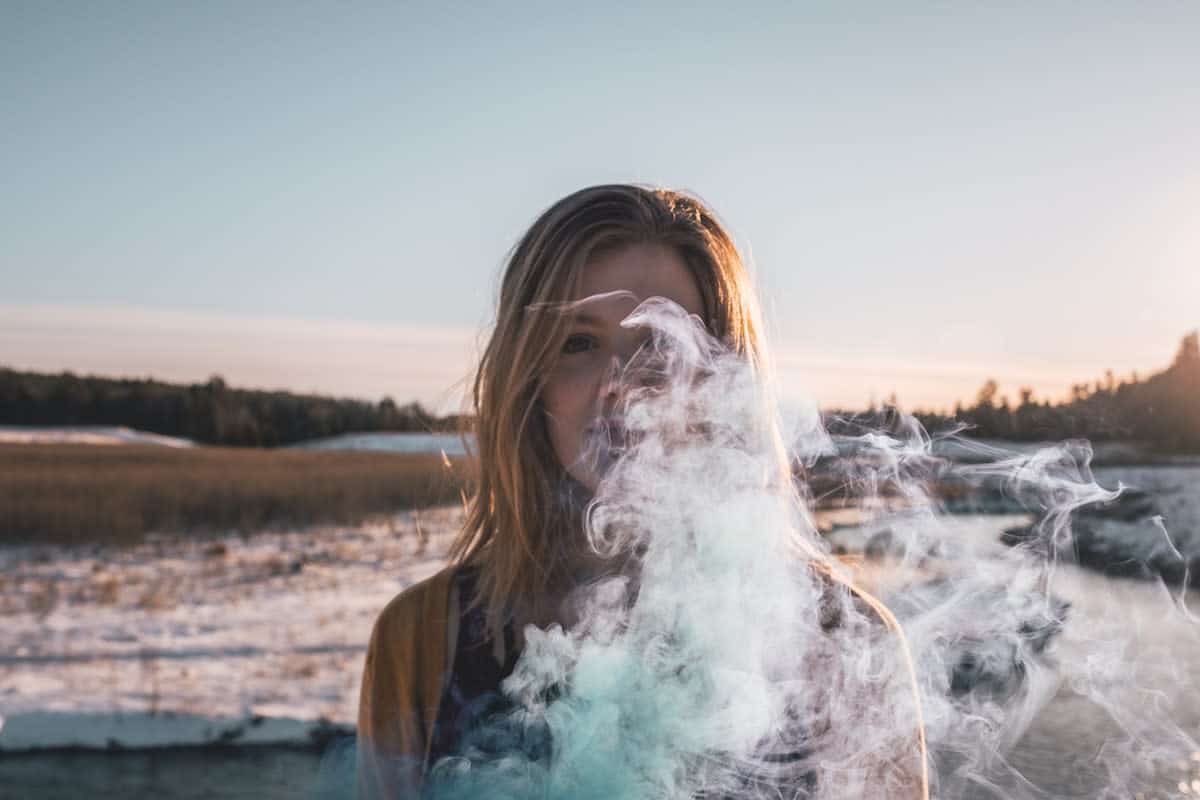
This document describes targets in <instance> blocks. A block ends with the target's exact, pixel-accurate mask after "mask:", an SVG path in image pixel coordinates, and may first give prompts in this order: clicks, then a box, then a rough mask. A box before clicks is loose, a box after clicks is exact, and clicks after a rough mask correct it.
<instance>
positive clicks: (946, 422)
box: [827, 331, 1200, 453]
mask: <svg viewBox="0 0 1200 800" xmlns="http://www.w3.org/2000/svg"><path fill="white" fill-rule="evenodd" d="M914 416H916V418H917V419H918V420H919V421H920V422H921V423H922V424H923V425H924V426H925V428H926V429H927V430H933V431H937V430H945V429H947V428H950V427H952V426H955V425H961V424H965V425H967V426H968V427H967V429H966V430H965V431H964V433H965V434H966V435H968V436H972V437H978V438H984V439H1003V440H1007V441H1025V442H1036V441H1048V440H1062V439H1070V438H1085V439H1090V440H1092V441H1096V442H1103V441H1114V440H1132V441H1137V442H1142V443H1145V444H1147V445H1149V446H1151V447H1152V448H1154V449H1155V450H1158V451H1161V452H1164V453H1200V333H1198V332H1196V331H1193V332H1191V333H1189V334H1188V335H1186V336H1184V337H1183V340H1182V341H1181V342H1180V344H1179V350H1178V352H1177V354H1176V356H1175V360H1174V361H1173V362H1172V363H1171V365H1170V366H1169V367H1167V368H1166V369H1164V370H1162V371H1160V372H1156V373H1153V374H1151V375H1150V376H1149V377H1148V378H1144V379H1143V378H1139V377H1138V376H1137V375H1136V374H1134V375H1131V376H1129V377H1128V378H1124V379H1121V380H1118V379H1117V378H1116V377H1115V376H1114V375H1113V373H1112V372H1111V371H1109V372H1108V373H1106V374H1105V375H1104V377H1103V378H1101V379H1100V380H1098V381H1096V382H1095V383H1094V384H1087V383H1079V384H1076V385H1075V386H1074V387H1073V389H1072V392H1071V397H1070V398H1069V399H1068V400H1066V401H1064V402H1060V403H1050V402H1049V401H1038V400H1036V399H1035V398H1034V396H1033V390H1032V389H1022V390H1021V393H1020V398H1019V399H1018V401H1017V402H1016V403H1012V402H1010V401H1009V399H1008V398H1007V397H1003V396H999V393H998V388H997V385H996V382H995V381H993V380H989V381H987V382H986V383H985V384H984V385H983V387H982V388H981V389H980V390H979V394H978V395H977V396H976V399H975V403H974V404H973V405H971V406H968V407H965V408H964V407H963V406H962V405H961V404H960V405H959V406H958V407H957V408H955V410H954V414H953V415H952V416H946V415H944V414H938V413H933V412H923V411H917V412H915V414H914ZM890 417H895V413H894V409H889V408H888V407H885V408H883V409H877V410H874V411H872V412H869V413H867V414H861V413H832V414H830V415H829V416H828V418H827V420H828V425H829V427H830V428H831V430H833V432H835V433H849V432H855V431H861V430H863V429H864V428H868V427H879V426H881V425H882V426H884V427H886V426H887V425H888V424H892V422H894V420H891V421H889V418H890Z"/></svg>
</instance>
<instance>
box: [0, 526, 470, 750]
mask: <svg viewBox="0 0 1200 800" xmlns="http://www.w3.org/2000/svg"><path fill="white" fill-rule="evenodd" d="M460 516H461V511H460V510H458V509H432V510H426V511H420V512H407V513H403V514H400V515H397V516H396V517H395V519H394V521H393V522H392V523H391V524H390V525H379V526H374V527H364V528H353V529H345V528H342V529H329V530H316V531H306V532H303V533H291V534H259V535H256V536H254V537H252V538H250V539H247V540H242V539H240V538H238V537H228V538H219V539H212V538H205V539H203V540H196V541H187V540H182V539H179V538H175V539H164V540H159V541H155V542H152V543H150V544H147V545H144V546H141V547H139V548H137V549H134V550H116V549H107V548H103V549H102V548H88V549H82V550H80V549H75V550H65V549H49V548H7V549H2V550H0V715H2V716H3V718H4V719H3V727H2V728H0V750H3V751H13V750H28V749H33V748H46V747H67V746H77V747H101V748H103V747H111V746H125V747H145V746H161V745H167V744H208V743H230V744H236V743H306V742H309V741H311V740H312V739H313V738H318V739H319V738H322V737H325V736H327V735H328V734H329V733H330V732H331V731H336V730H338V729H339V728H343V729H348V728H349V726H351V725H352V724H353V720H354V716H355V709H356V704H357V696H358V682H359V678H360V674H361V671H362V658H363V654H364V652H365V646H366V642H367V638H368V636H369V633H370V628H371V624H372V622H373V621H374V619H375V615H376V614H378V613H379V610H380V609H381V608H382V607H383V606H384V604H385V603H386V602H387V601H388V600H390V599H391V597H392V596H394V595H395V594H396V593H397V592H398V591H400V590H401V589H403V588H404V587H405V586H408V585H409V584H411V583H413V582H415V581H418V580H421V579H422V578H424V577H426V576H428V575H431V574H432V573H433V572H435V571H436V570H437V569H438V568H439V567H440V566H441V564H442V563H443V554H444V552H445V548H446V546H447V545H448V543H449V538H450V537H451V536H452V535H453V532H454V531H455V530H456V529H457V527H458V524H459V519H460Z"/></svg>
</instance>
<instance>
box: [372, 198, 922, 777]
mask: <svg viewBox="0 0 1200 800" xmlns="http://www.w3.org/2000/svg"><path fill="white" fill-rule="evenodd" d="M650 297H661V298H665V299H666V300H669V301H671V302H672V303H673V304H675V305H676V306H678V307H681V308H682V309H683V310H684V311H686V312H687V313H688V314H690V315H695V317H696V318H698V319H700V320H702V321H703V323H704V325H705V327H706V328H707V329H708V331H709V332H710V333H711V334H712V335H713V336H714V337H716V338H717V339H718V340H720V341H722V342H723V343H724V344H725V345H726V346H727V347H728V348H730V349H731V350H732V351H734V352H735V353H738V354H740V355H741V356H742V357H743V358H744V359H745V360H746V361H747V362H748V363H749V364H751V365H752V367H753V368H754V369H755V370H757V371H758V372H759V373H760V374H763V373H765V363H764V362H765V356H764V349H763V346H762V341H761V334H760V323H759V315H758V310H757V303H756V300H755V298H754V295H753V292H752V290H751V287H750V281H749V278H748V275H747V273H746V270H745V267H744V265H743V263H742V260H741V258H740V256H739V254H738V252H737V249H736V247H735V246H734V244H733V241H732V240H731V238H730V236H729V234H728V233H727V232H726V231H725V229H724V228H723V227H722V226H721V224H720V223H719V222H718V221H717V219H716V218H715V216H714V215H713V214H712V213H711V212H710V211H709V210H708V209H707V208H706V207H705V206H704V205H703V204H702V203H701V202H700V201H698V200H696V199H695V198H692V197H689V196H687V195H685V194H682V193H679V192H675V191H670V190H665V189H649V188H643V187H639V186H630V185H608V186H596V187H592V188H588V189H584V190H582V191H579V192H576V193H574V194H572V195H570V196H568V197H566V198H564V199H562V200H560V201H559V202H558V203H556V204H555V205H553V206H552V207H551V208H549V209H548V210H547V211H546V212H545V213H543V214H542V215H541V216H540V217H539V218H538V219H537V221H536V222H535V223H534V224H533V226H532V227H531V228H530V229H529V231H528V232H526V234H525V235H524V236H523V237H522V238H521V240H520V242H519V243H518V244H517V246H516V248H515V249H514V250H513V252H512V254H511V257H510V258H509V261H508V264H507V267H506V270H505V273H504V277H503V282H502V285H501V291H500V302H499V308H498V313H497V319H496V325H495V329H494V332H493V334H492V336H491V339H490V342H489V343H488V346H487V349H486V350H485V352H484V355H483V358H482V361H481V363H480V365H479V370H478V373H477V375H476V379H475V384H474V393H473V399H474V411H475V427H474V436H475V441H476V447H477V453H478V460H479V464H478V476H477V485H476V487H475V492H474V495H473V496H472V497H471V498H470V500H469V504H468V508H467V519H466V524H465V526H464V528H463V530H462V532H461V533H460V535H459V536H458V538H457V540H456V541H455V543H454V546H453V548H452V550H451V565H450V566H449V567H447V568H446V569H445V570H443V571H442V572H440V573H438V574H437V575H436V576H434V577H433V578H431V579H429V580H427V581H425V582H423V583H420V584H418V585H416V586H413V587H410V588H409V589H407V590H405V591H404V592H403V593H401V594H400V595H399V596H398V597H397V598H395V599H394V600H393V601H392V602H391V603H390V604H389V605H388V606H387V607H386V608H385V609H384V611H383V612H382V613H381V615H380V617H379V620H378V621H377V623H376V626H375V629H374V632H373V634H372V638H371V642H370V646H369V650H368V654H367V659H366V666H365V670H364V675H363V685H362V696H361V705H360V715H359V723H358V731H359V768H358V787H359V793H360V795H361V796H364V797H372V798H373V797H396V796H402V797H407V796H415V795H416V794H417V793H418V792H419V789H420V786H421V784H422V781H423V779H424V777H425V772H426V770H427V768H428V767H429V766H430V765H432V764H434V763H436V762H437V761H438V759H440V758H442V757H444V756H447V755H453V754H455V753H456V752H458V751H459V750H460V749H461V748H462V747H463V745H464V743H465V742H466V741H467V740H468V739H469V738H470V737H471V735H472V732H473V731H474V730H476V729H477V728H478V727H479V723H480V722H482V721H483V720H484V719H486V718H495V716H496V714H497V712H498V711H503V710H505V708H507V707H508V706H507V703H508V701H506V700H505V698H504V696H503V694H502V693H501V692H500V691H499V687H500V683H501V681H502V680H503V679H504V678H505V677H506V676H507V675H508V674H509V673H511V672H512V670H513V667H514V664H515V662H516V658H517V655H518V653H519V652H520V651H521V649H522V646H523V638H522V637H523V633H522V632H523V631H524V630H525V629H526V626H527V625H531V624H532V625H535V626H537V627H539V628H545V627H547V626H549V625H551V624H553V623H560V624H562V625H563V626H564V627H569V626H570V625H571V624H572V623H573V622H574V621H575V620H574V619H573V611H572V606H571V604H570V603H568V602H566V600H567V598H568V597H569V595H570V592H571V590H572V588H573V587H575V586H577V585H579V584H580V583H581V582H583V581H587V580H589V579H590V578H593V577H595V576H596V575H598V574H599V573H601V572H602V571H603V570H604V569H605V564H604V562H603V561H602V560H601V559H599V558H598V557H597V556H595V555H594V553H593V551H592V550H591V549H590V548H589V547H588V546H587V542H586V540H585V537H584V534H583V529H584V526H583V522H582V519H581V514H582V510H583V509H584V507H585V505H586V502H587V499H588V497H589V496H590V493H591V492H593V491H595V489H596V487H597V485H598V482H599V480H600V478H601V475H602V473H603V472H604V469H605V465H606V460H611V459H612V458H614V457H615V456H616V455H619V446H620V439H621V434H622V422H621V420H620V417H619V410H620V409H621V407H622V400H623V393H624V392H626V391H628V389H627V388H626V386H625V385H624V384H623V382H622V381H621V380H619V379H618V377H617V376H619V374H620V369H619V367H620V365H622V364H624V363H627V362H628V361H629V359H630V358H631V357H632V356H633V354H634V353H635V352H637V351H638V350H639V348H640V347H641V345H642V343H643V341H644V339H645V336H646V333H645V331H640V330H638V329H630V328H626V327H623V326H622V325H621V324H620V323H621V320H622V319H624V318H625V316H626V315H628V314H629V312H630V311H632V310H633V309H634V307H635V306H637V304H638V303H640V302H641V301H643V300H645V299H647V298H650ZM564 312H567V313H564ZM597 438H599V439H600V440H602V441H606V442H608V443H609V444H610V445H613V446H610V447H607V448H605V447H600V448H599V452H598V451H597V448H596V447H595V442H596V440H597ZM779 452H780V471H781V474H786V471H787V466H786V461H785V460H784V459H783V449H782V447H780V449H779ZM880 611H881V613H883V614H885V615H886V612H884V611H882V610H880ZM885 619H889V618H888V617H886V616H885ZM519 744H520V745H521V746H523V747H525V749H526V750H530V749H532V750H534V751H536V750H537V749H538V748H539V747H546V746H548V745H547V743H545V742H541V743H539V742H528V741H525V742H520V743H519ZM512 745H513V742H511V741H509V742H506V743H505V745H504V746H506V747H508V746H512ZM473 746H476V747H479V746H485V747H486V743H484V744H483V745H481V744H480V743H479V742H478V741H476V742H473ZM922 746H923V743H922V742H921V741H919V734H918V741H915V742H914V747H915V748H916V749H917V750H920V749H921V747H922ZM918 756H919V758H920V759H921V764H922V766H921V770H923V758H924V755H923V751H922V752H920V753H919V754H918ZM920 784H921V785H920V787H919V789H918V791H917V792H916V794H917V795H918V796H920V795H921V794H923V793H924V779H923V777H921V778H920Z"/></svg>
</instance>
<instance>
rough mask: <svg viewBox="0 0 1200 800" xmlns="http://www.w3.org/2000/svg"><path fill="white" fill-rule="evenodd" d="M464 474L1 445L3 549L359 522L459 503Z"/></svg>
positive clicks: (180, 452) (222, 451) (193, 453)
mask: <svg viewBox="0 0 1200 800" xmlns="http://www.w3.org/2000/svg"><path fill="white" fill-rule="evenodd" d="M463 472H464V468H463V465H462V464H457V463H455V464H449V465H448V464H447V463H445V462H443V460H442V458H441V457H440V456H433V455H400V454H392V453H368V452H311V451H304V450H252V449H235V448H220V447H197V448H187V449H174V448H166V447H141V446H111V447H106V446H90V445H7V446H3V445H0V544H35V543H55V544H91V543H105V544H136V543H138V542H140V541H142V539H143V538H144V537H145V535H146V534H148V533H152V532H219V533H228V532H230V531H240V532H243V533H251V532H254V531H258V530H262V529H272V528H283V527H289V526H291V527H295V526H304V525H312V524H321V523H333V524H347V525H354V524H358V523H361V522H363V521H365V520H367V519H369V518H371V517H372V516H375V515H381V514H387V513H393V512H395V511H399V510H402V509H411V508H424V507H427V506H432V505H442V504H446V503H453V502H455V501H456V500H457V499H458V497H459V495H460V491H461V489H462V488H463V485H464V480H465V478H464V474H463Z"/></svg>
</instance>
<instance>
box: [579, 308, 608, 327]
mask: <svg viewBox="0 0 1200 800" xmlns="http://www.w3.org/2000/svg"><path fill="white" fill-rule="evenodd" d="M571 322H572V323H574V324H576V325H589V326H591V327H594V328H599V327H602V326H603V325H604V320H602V319H601V318H600V317H597V316H595V315H594V314H589V313H587V312H586V311H580V312H578V313H575V314H572V315H571Z"/></svg>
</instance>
